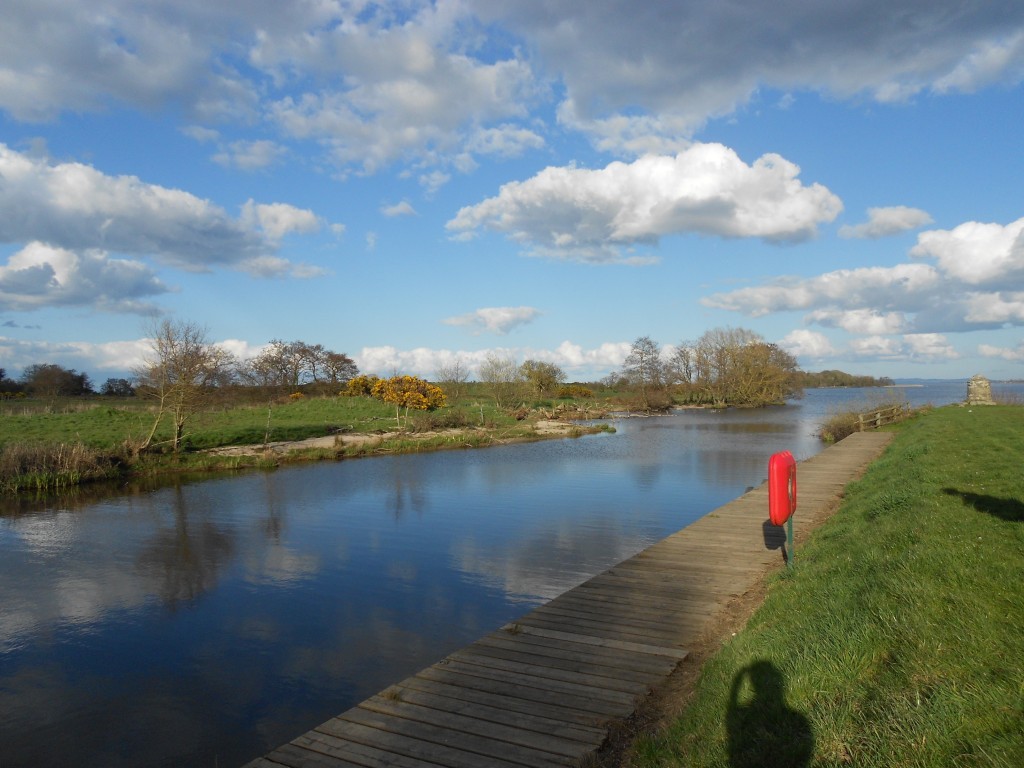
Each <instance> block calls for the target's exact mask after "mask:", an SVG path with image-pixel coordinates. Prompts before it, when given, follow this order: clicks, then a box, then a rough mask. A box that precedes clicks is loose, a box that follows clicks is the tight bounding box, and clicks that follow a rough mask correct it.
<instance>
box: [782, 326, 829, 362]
mask: <svg viewBox="0 0 1024 768" xmlns="http://www.w3.org/2000/svg"><path fill="white" fill-rule="evenodd" d="M779 346H780V347H782V348H783V349H784V350H786V351H787V352H789V353H790V354H791V355H795V356H796V357H805V358H813V359H820V358H823V357H830V356H831V355H834V354H835V352H836V350H835V347H833V346H832V342H831V341H829V339H828V337H827V336H826V335H825V334H823V333H818V332H817V331H808V330H806V329H804V328H797V329H796V330H794V331H790V332H789V333H788V334H786V335H785V336H784V337H782V340H781V341H779Z"/></svg>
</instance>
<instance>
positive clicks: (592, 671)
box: [467, 642, 664, 682]
mask: <svg viewBox="0 0 1024 768" xmlns="http://www.w3.org/2000/svg"><path fill="white" fill-rule="evenodd" d="M467 650H468V651H471V652H472V653H473V654H474V655H476V656H487V657H491V658H496V659H504V660H506V661H518V662H521V663H524V664H531V665H533V666H537V667H545V668H549V669H557V670H563V671H565V672H575V673H582V674H589V675H594V676H596V677H604V678H608V679H611V680H628V681H635V682H649V681H650V680H652V679H656V678H659V677H661V675H662V674H664V673H663V671H662V669H660V668H654V669H645V670H637V669H626V668H624V667H621V666H615V665H613V664H611V663H606V662H604V661H603V660H595V659H594V658H593V657H584V656H572V655H564V656H552V655H550V654H543V653H534V652H533V649H532V647H531V646H529V645H526V644H525V643H524V644H522V645H520V646H519V647H518V648H508V647H499V646H493V645H488V644H485V643H481V642H476V643H473V645H472V646H470V647H469V648H468V649H467Z"/></svg>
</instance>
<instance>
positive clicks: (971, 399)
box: [967, 373, 995, 405]
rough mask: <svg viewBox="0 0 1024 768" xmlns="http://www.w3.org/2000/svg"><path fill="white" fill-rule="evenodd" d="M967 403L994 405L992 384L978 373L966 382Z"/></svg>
mask: <svg viewBox="0 0 1024 768" xmlns="http://www.w3.org/2000/svg"><path fill="white" fill-rule="evenodd" d="M967 404H968V405H995V401H994V400H993V399H992V384H991V382H990V381H989V380H988V379H986V378H985V377H984V376H982V375H981V374H980V373H979V374H975V375H974V376H972V377H971V380H970V381H968V382H967Z"/></svg>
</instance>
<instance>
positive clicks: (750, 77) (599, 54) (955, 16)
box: [474, 0, 1024, 152]
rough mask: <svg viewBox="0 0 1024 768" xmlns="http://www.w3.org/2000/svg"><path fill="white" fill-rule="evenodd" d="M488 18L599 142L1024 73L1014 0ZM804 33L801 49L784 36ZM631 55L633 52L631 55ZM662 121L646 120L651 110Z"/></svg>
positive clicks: (505, 9) (566, 9) (551, 8)
mask: <svg viewBox="0 0 1024 768" xmlns="http://www.w3.org/2000/svg"><path fill="white" fill-rule="evenodd" d="M474 8H475V9H476V11H477V12H478V13H479V14H481V15H482V16H483V18H484V19H485V20H486V21H492V22H498V23H503V24H506V25H508V26H510V27H511V28H512V29H513V30H515V31H516V32H518V33H520V34H522V35H524V36H526V37H528V38H529V39H530V41H531V44H532V47H533V48H534V49H536V50H537V51H538V53H539V57H540V59H541V60H542V61H543V63H544V65H545V67H546V68H547V69H548V70H549V71H554V72H557V73H558V75H559V76H560V78H561V81H562V82H563V83H564V87H565V101H564V103H563V108H562V109H561V110H560V115H561V114H563V113H565V114H568V115H569V116H570V117H571V119H564V120H563V122H564V123H566V124H571V125H572V126H573V127H574V128H577V129H580V130H584V131H587V132H588V133H590V134H591V135H592V136H593V137H594V139H595V142H596V143H598V145H599V146H602V147H603V148H606V149H613V148H614V150H616V151H625V152H629V151H634V152H636V151H638V150H639V151H641V152H642V151H650V149H649V148H642V147H644V144H643V139H642V137H643V136H644V135H645V134H646V135H647V136H648V137H650V138H649V140H650V141H654V140H657V139H659V138H660V139H662V140H668V141H671V140H673V139H676V140H678V139H679V138H681V137H688V136H692V135H693V132H694V131H695V130H696V129H697V128H699V127H700V126H702V125H703V124H704V123H705V122H706V121H707V120H708V119H709V118H713V117H721V116H724V115H728V114H731V113H732V112H734V111H735V110H736V109H737V108H738V107H739V106H741V105H744V104H746V103H747V102H749V101H750V100H751V98H752V97H754V96H755V95H756V94H757V93H759V92H760V91H763V90H766V89H778V90H782V91H786V92H787V93H793V92H798V91H801V90H804V91H816V92H822V93H826V94H829V95H831V96H833V97H838V98H850V97H868V98H873V99H875V100H878V101H882V102H891V101H902V100H906V99H909V98H911V97H913V96H914V95H915V94H918V93H921V92H924V91H929V90H931V91H936V92H940V93H944V92H950V91H958V92H970V91H973V90H976V89H977V88H978V87H980V86H982V85H986V84H991V83H997V82H1008V83H1016V82H1020V80H1021V78H1022V75H1024V50H1022V48H1024V44H1022V30H1024V9H1022V8H1021V7H1020V6H1019V5H1016V4H998V5H993V4H976V5H972V6H964V5H963V4H962V3H959V2H956V0H934V1H933V2H929V3H927V4H916V5H915V6H914V8H913V9H912V11H911V10H906V13H912V15H913V23H909V22H907V21H906V19H905V18H904V16H905V14H904V15H901V14H900V13H894V11H893V8H892V5H891V3H886V2H883V0H854V1H853V2H844V3H841V4H836V3H807V2H803V1H802V0H780V1H779V2H775V3H771V4H765V3H759V2H742V3H708V2H702V0H681V1H680V2H676V3H672V4H671V5H669V4H665V3H644V4H638V3H634V2H627V1H626V0H594V2H591V3H589V4H588V12H587V13H585V14H582V13H579V12H578V11H577V10H576V7H575V6H573V5H572V4H570V3H562V4H557V3H556V4H552V3H508V2H503V1H502V0H477V1H476V2H475V3H474ZM779 30H799V44H793V36H792V34H788V35H787V34H781V33H779ZM637 52H642V54H638V53H637ZM650 114H654V115H657V116H658V118H657V121H650V122H646V123H645V117H646V115H650Z"/></svg>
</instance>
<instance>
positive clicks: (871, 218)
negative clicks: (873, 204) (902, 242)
mask: <svg viewBox="0 0 1024 768" xmlns="http://www.w3.org/2000/svg"><path fill="white" fill-rule="evenodd" d="M931 223H932V217H931V216H929V215H928V213H927V212H926V211H922V210H921V209H920V208H908V207H907V206H905V205H895V206H891V207H889V208H868V220H867V221H866V222H864V223H863V224H856V225H853V226H850V225H844V226H842V227H840V228H839V236H840V237H847V238H878V237H888V236H889V235H895V234H899V233H900V232H905V231H907V230H909V229H918V228H919V227H923V226H925V225H927V224H931Z"/></svg>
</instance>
